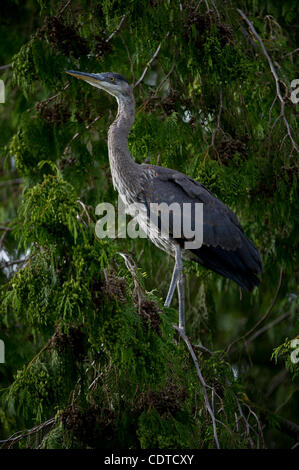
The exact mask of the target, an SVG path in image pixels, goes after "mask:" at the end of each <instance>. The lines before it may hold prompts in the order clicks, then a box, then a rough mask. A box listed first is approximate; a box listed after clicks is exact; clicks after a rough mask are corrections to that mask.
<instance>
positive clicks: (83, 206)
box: [77, 199, 92, 224]
mask: <svg viewBox="0 0 299 470" xmlns="http://www.w3.org/2000/svg"><path fill="white" fill-rule="evenodd" d="M77 203H78V204H80V206H81V207H82V209H83V212H84V213H85V214H86V216H87V220H88V223H89V224H90V223H91V222H92V220H91V217H90V215H89V213H88V211H87V209H86V205H85V204H84V202H82V201H80V200H79V199H78V201H77ZM82 214H83V213H82ZM82 214H81V215H80V216H79V217H80V219H81V217H82Z"/></svg>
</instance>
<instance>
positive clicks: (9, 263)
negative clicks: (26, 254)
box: [1, 258, 28, 268]
mask: <svg viewBox="0 0 299 470" xmlns="http://www.w3.org/2000/svg"><path fill="white" fill-rule="evenodd" d="M27 261H28V259H26V258H25V259H16V260H14V261H5V262H4V263H1V264H2V266H3V267H4V268H8V267H9V266H14V265H15V264H24V263H26V262H27Z"/></svg>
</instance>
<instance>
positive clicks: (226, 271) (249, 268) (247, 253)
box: [191, 235, 263, 291]
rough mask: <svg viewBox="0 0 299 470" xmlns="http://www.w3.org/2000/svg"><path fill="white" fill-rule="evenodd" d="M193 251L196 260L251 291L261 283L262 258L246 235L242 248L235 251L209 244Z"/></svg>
mask: <svg viewBox="0 0 299 470" xmlns="http://www.w3.org/2000/svg"><path fill="white" fill-rule="evenodd" d="M191 251H192V253H194V254H195V255H196V258H195V261H197V262H198V263H200V264H202V265H203V266H205V267H206V268H207V269H211V270H212V271H215V272H216V273H218V274H221V275H222V276H224V277H227V278H229V279H231V280H232V281H234V282H236V283H237V284H238V285H239V286H241V287H243V288H244V289H246V290H249V291H251V290H252V289H253V288H254V287H255V286H258V285H259V283H260V280H259V278H258V277H257V274H260V273H261V272H262V269H263V267H262V260H261V257H260V254H259V252H258V250H257V248H256V247H255V246H254V245H253V243H251V241H250V240H248V238H247V237H246V236H245V235H244V239H243V243H242V246H241V248H237V249H236V250H235V251H232V250H225V249H223V248H221V247H220V246H217V247H213V246H207V245H202V247H201V248H199V249H197V250H191Z"/></svg>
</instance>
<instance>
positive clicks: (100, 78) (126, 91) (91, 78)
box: [66, 70, 132, 99]
mask: <svg viewBox="0 0 299 470" xmlns="http://www.w3.org/2000/svg"><path fill="white" fill-rule="evenodd" d="M66 73H68V74H69V75H72V76H73V77H76V78H79V79H81V80H84V81H85V82H87V83H89V84H90V85H92V86H95V87H97V88H100V89H101V90H105V91H107V93H110V95H113V96H115V98H119V99H122V98H128V97H129V96H131V94H132V89H131V87H130V85H129V84H128V82H127V80H126V79H125V78H124V77H123V76H122V75H120V74H118V73H112V72H105V73H85V72H77V71H75V70H67V71H66Z"/></svg>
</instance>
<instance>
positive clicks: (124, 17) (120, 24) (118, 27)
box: [106, 15, 126, 42]
mask: <svg viewBox="0 0 299 470" xmlns="http://www.w3.org/2000/svg"><path fill="white" fill-rule="evenodd" d="M125 19H126V15H123V17H122V19H121V20H120V23H119V25H118V26H117V28H116V30H115V31H113V33H111V34H110V36H109V37H108V38H107V39H106V42H109V41H111V39H112V38H113V36H115V34H117V33H118V31H119V30H120V28H121V27H122V25H123V22H124V21H125Z"/></svg>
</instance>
